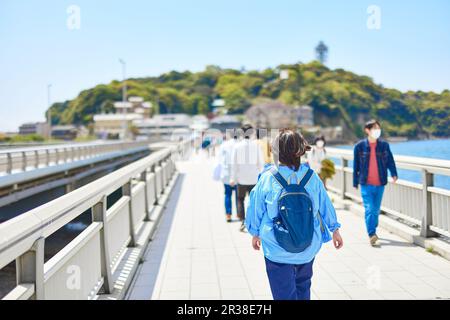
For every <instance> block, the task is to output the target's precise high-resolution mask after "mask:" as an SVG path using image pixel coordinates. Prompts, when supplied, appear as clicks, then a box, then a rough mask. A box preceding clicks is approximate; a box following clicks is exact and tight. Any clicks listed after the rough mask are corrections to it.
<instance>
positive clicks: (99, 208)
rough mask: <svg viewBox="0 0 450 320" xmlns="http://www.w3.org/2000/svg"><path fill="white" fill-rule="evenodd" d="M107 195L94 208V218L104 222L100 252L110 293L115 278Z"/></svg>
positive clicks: (102, 270) (107, 290) (106, 290)
mask: <svg viewBox="0 0 450 320" xmlns="http://www.w3.org/2000/svg"><path fill="white" fill-rule="evenodd" d="M106 210H107V197H106V196H104V197H103V198H102V200H101V201H100V202H99V203H97V204H96V205H95V206H94V207H93V208H92V220H93V221H95V222H101V223H102V224H103V227H102V229H100V252H101V273H102V277H103V279H104V280H103V285H104V290H105V293H107V294H109V293H111V292H112V291H113V288H114V286H113V282H114V281H113V279H112V273H111V261H110V256H109V245H108V232H109V231H108V229H109V226H108V222H107V218H106Z"/></svg>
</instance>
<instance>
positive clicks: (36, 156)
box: [34, 150, 39, 169]
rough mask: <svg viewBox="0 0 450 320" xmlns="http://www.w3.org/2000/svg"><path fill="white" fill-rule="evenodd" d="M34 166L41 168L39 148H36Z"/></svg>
mask: <svg viewBox="0 0 450 320" xmlns="http://www.w3.org/2000/svg"><path fill="white" fill-rule="evenodd" d="M34 157H35V159H34V167H35V168H36V169H37V168H39V151H38V150H34Z"/></svg>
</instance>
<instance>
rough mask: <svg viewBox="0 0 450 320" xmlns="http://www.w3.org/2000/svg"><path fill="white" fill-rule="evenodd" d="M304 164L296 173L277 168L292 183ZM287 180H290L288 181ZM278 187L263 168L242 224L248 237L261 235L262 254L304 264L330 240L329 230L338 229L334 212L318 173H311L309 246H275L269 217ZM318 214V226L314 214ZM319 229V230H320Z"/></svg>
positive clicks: (273, 211) (273, 212) (274, 209)
mask: <svg viewBox="0 0 450 320" xmlns="http://www.w3.org/2000/svg"><path fill="white" fill-rule="evenodd" d="M307 170H308V167H307V166H306V165H304V164H302V165H301V166H300V168H299V170H298V171H297V172H295V171H294V170H292V169H290V168H289V167H286V166H280V167H279V168H278V171H279V172H280V174H281V175H282V176H283V178H285V179H286V180H287V181H292V182H294V176H295V175H296V178H297V181H300V180H299V179H301V178H302V177H303V176H304V175H305V173H306V171H307ZM288 179H291V180H288ZM281 189H282V187H281V186H280V184H279V183H278V182H277V181H276V180H275V178H274V177H273V176H272V174H271V173H270V172H269V171H268V170H266V171H265V172H264V173H262V174H261V176H260V179H259V180H258V183H257V184H256V186H255V187H254V188H253V190H252V191H251V192H250V201H249V204H248V208H247V213H246V218H245V226H246V227H247V230H248V232H249V233H250V234H251V235H252V236H259V237H260V238H261V242H262V247H263V251H264V255H265V257H266V258H267V259H269V260H271V261H273V262H278V263H288V264H305V263H308V262H311V260H312V259H314V257H315V256H316V255H317V253H318V252H319V250H320V248H321V246H322V243H325V242H328V241H330V240H331V239H332V237H331V235H330V232H334V231H335V230H336V229H338V228H340V226H341V225H340V223H339V222H338V221H337V217H336V211H335V210H334V207H333V204H332V203H331V201H330V198H329V197H328V194H327V191H326V190H325V187H324V186H323V183H322V181H321V180H320V178H319V176H318V175H317V174H316V173H314V174H313V175H312V176H311V179H310V180H309V182H308V184H307V185H306V186H305V189H306V191H307V192H308V194H309V196H310V197H311V199H312V203H313V212H314V216H315V218H314V235H313V239H312V243H311V245H310V246H309V247H308V248H307V249H306V250H304V251H303V252H300V253H291V252H287V251H286V250H284V249H283V248H281V247H280V246H279V245H278V242H277V240H276V239H275V235H274V232H273V219H274V218H275V217H277V216H278V197H279V196H280V193H281ZM319 212H320V215H321V217H322V221H323V223H322V226H323V228H321V222H320V220H319V218H318V214H319ZM322 230H323V232H322Z"/></svg>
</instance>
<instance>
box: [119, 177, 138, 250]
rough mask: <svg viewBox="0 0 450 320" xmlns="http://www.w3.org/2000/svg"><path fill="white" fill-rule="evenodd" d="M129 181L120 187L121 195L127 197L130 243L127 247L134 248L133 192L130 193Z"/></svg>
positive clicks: (130, 185)
mask: <svg viewBox="0 0 450 320" xmlns="http://www.w3.org/2000/svg"><path fill="white" fill-rule="evenodd" d="M131 181H132V180H131V179H130V180H129V181H128V182H127V183H126V184H125V185H124V186H123V187H122V194H123V195H124V196H128V197H129V201H128V212H129V217H128V218H129V222H130V243H129V244H128V246H129V247H135V246H136V234H135V232H134V221H133V191H132V184H131Z"/></svg>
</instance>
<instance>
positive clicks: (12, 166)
mask: <svg viewBox="0 0 450 320" xmlns="http://www.w3.org/2000/svg"><path fill="white" fill-rule="evenodd" d="M148 144H149V142H148V141H129V142H102V143H98V142H96V143H92V142H91V143H76V144H75V143H74V144H62V145H61V144H60V145H51V146H35V147H26V148H11V149H4V150H0V174H2V173H3V174H11V173H13V172H19V171H21V172H23V171H27V170H33V169H38V168H42V167H48V166H51V165H57V164H61V163H67V162H71V161H76V160H82V159H88V158H92V157H95V156H99V155H102V154H106V153H108V152H113V151H117V150H127V149H131V148H137V147H142V146H145V145H148Z"/></svg>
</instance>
